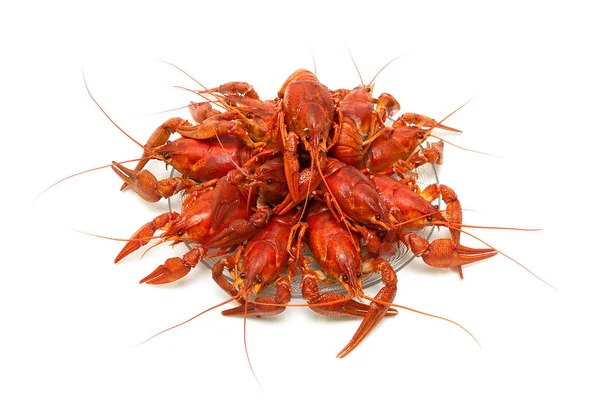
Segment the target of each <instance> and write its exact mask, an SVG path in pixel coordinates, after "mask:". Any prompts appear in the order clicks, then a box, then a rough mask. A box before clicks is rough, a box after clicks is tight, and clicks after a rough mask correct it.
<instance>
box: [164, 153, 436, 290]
mask: <svg viewBox="0 0 600 400" xmlns="http://www.w3.org/2000/svg"><path fill="white" fill-rule="evenodd" d="M415 171H416V172H417V174H418V178H417V183H418V185H419V186H420V187H421V188H424V187H426V186H427V185H430V184H434V183H439V179H438V174H437V171H436V169H435V166H434V165H432V164H425V165H423V166H421V167H419V168H417V169H416V170H415ZM174 176H181V174H180V173H179V172H178V171H176V170H175V169H173V168H172V170H171V177H174ZM184 199H185V195H183V194H182V193H180V194H179V195H177V196H173V197H172V198H168V199H167V200H168V203H169V211H177V212H179V211H180V210H181V204H182V203H183V200H184ZM436 201H437V205H438V206H440V199H437V200H436ZM433 231H434V227H427V228H424V229H422V230H420V231H419V232H417V234H419V235H420V236H422V237H424V238H426V239H427V240H429V238H430V237H431V235H432V234H433ZM186 246H187V247H188V248H189V249H190V250H191V249H192V248H193V245H189V244H187V243H186ZM396 247H397V249H398V250H397V251H396V254H394V255H393V256H392V257H390V258H389V259H388V261H389V263H390V264H391V265H392V268H393V269H394V271H396V272H398V271H400V270H401V269H402V268H404V267H405V266H406V265H408V263H410V262H411V261H412V260H413V259H414V258H415V256H414V254H413V253H411V252H410V251H408V249H407V248H406V246H404V245H403V244H401V243H400V244H399V245H398V246H396ZM305 248H306V249H307V247H305ZM305 255H307V256H312V253H311V252H310V250H308V249H307V250H306V252H305ZM219 259H220V257H214V258H205V259H203V260H202V261H201V263H203V264H204V265H205V266H207V267H208V268H210V269H212V267H213V266H214V265H215V264H216V263H217V261H218V260H219ZM310 266H311V268H313V269H317V270H318V269H319V266H318V264H317V263H316V262H313V263H311V265H310ZM226 277H227V279H229V281H231V282H232V281H233V279H231V277H230V276H228V275H226ZM379 282H381V277H380V275H379V274H370V275H366V276H364V277H363V288H367V287H369V286H373V285H375V284H377V283H379ZM319 289H320V291H321V293H326V292H340V293H345V292H346V291H345V289H344V288H343V287H342V286H341V285H338V284H330V285H319ZM274 293H275V288H274V285H271V287H269V288H266V289H265V290H264V291H263V292H262V293H261V295H273V294H274ZM292 297H293V298H302V290H301V287H300V274H297V275H296V276H295V277H294V279H293V281H292Z"/></svg>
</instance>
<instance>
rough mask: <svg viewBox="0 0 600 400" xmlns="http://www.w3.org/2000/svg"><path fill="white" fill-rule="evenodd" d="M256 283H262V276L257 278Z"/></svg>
mask: <svg viewBox="0 0 600 400" xmlns="http://www.w3.org/2000/svg"><path fill="white" fill-rule="evenodd" d="M255 281H256V283H262V281H263V280H262V278H261V277H260V276H257V277H256V279H255Z"/></svg>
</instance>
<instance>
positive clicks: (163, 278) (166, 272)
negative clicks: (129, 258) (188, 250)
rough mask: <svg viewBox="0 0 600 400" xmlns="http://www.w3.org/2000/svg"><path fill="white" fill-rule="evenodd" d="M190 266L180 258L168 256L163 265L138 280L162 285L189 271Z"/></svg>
mask: <svg viewBox="0 0 600 400" xmlns="http://www.w3.org/2000/svg"><path fill="white" fill-rule="evenodd" d="M191 269H192V267H191V266H190V265H188V264H186V263H185V262H184V261H183V260H182V259H181V258H179V257H174V258H169V259H168V260H167V261H166V262H165V263H164V264H163V265H160V266H159V267H158V268H156V269H155V270H154V271H153V272H152V273H150V274H149V275H148V276H146V277H145V278H144V279H142V280H141V281H140V283H148V284H150V285H162V284H164V283H170V282H174V281H176V280H178V279H181V278H183V277H184V276H186V275H187V274H188V272H190V270H191Z"/></svg>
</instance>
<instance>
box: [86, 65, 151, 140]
mask: <svg viewBox="0 0 600 400" xmlns="http://www.w3.org/2000/svg"><path fill="white" fill-rule="evenodd" d="M81 73H82V75H83V83H84V85H85V90H87V92H88V95H89V96H90V98H91V99H92V101H93V102H94V103H95V104H96V105H97V106H98V108H99V109H100V111H102V114H104V116H105V117H106V118H108V120H109V121H110V122H111V123H112V124H113V125H114V126H115V127H116V128H117V129H118V130H120V131H121V132H122V133H123V134H124V135H125V136H127V137H128V138H129V139H131V141H132V142H134V143H135V144H137V145H138V146H140V147H141V148H142V150H144V151H150V150H149V149H147V148H146V146H144V145H143V144H141V143H140V142H138V141H137V140H135V139H134V138H133V136H131V135H130V134H129V133H127V132H125V130H123V129H122V128H121V127H120V126H119V125H118V124H117V123H116V122H115V121H113V119H112V118H111V117H110V115H108V113H107V112H106V111H104V108H102V106H101V105H100V103H98V101H96V99H95V98H94V96H93V95H92V92H91V91H90V88H89V87H88V84H87V80H86V79H85V72H84V71H83V69H82V70H81Z"/></svg>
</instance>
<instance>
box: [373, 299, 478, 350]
mask: <svg viewBox="0 0 600 400" xmlns="http://www.w3.org/2000/svg"><path fill="white" fill-rule="evenodd" d="M362 298H364V299H365V300H369V301H372V302H375V303H377V304H381V305H384V306H390V307H396V308H401V309H403V310H407V311H412V312H414V313H417V314H421V315H425V316H427V317H433V318H437V319H441V320H442V321H446V322H450V323H451V324H454V325H456V326H458V327H459V328H460V329H462V330H463V331H465V332H467V333H468V334H469V336H471V338H473V340H474V341H475V343H477V345H478V346H479V347H481V343H479V340H477V338H476V337H475V336H474V335H473V334H472V333H471V332H469V330H468V329H467V328H465V327H464V326H462V325H461V324H459V323H458V322H456V321H453V320H451V319H448V318H445V317H440V316H439V315H435V314H430V313H426V312H424V311H420V310H417V309H414V308H410V307H406V306H403V305H401V304H394V303H388V302H385V301H382V300H378V299H375V298H372V297H369V296H366V295H363V296H362Z"/></svg>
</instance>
